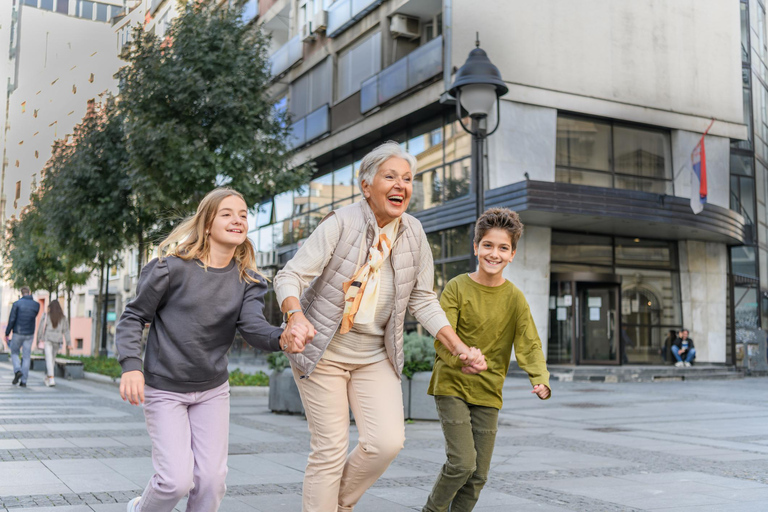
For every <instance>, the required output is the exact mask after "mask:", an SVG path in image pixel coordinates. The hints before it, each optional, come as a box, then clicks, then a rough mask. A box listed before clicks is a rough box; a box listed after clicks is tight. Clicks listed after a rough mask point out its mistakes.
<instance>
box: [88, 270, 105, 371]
mask: <svg viewBox="0 0 768 512" xmlns="http://www.w3.org/2000/svg"><path fill="white" fill-rule="evenodd" d="M103 290H104V259H103V258H102V260H101V271H100V272H99V293H98V295H97V297H96V307H95V308H93V314H92V315H91V316H92V317H94V318H95V319H96V328H95V329H94V330H93V338H92V339H91V355H93V356H97V355H99V336H100V334H101V315H100V314H99V313H100V312H101V303H102V301H103V298H104V297H103V293H102V291H103Z"/></svg>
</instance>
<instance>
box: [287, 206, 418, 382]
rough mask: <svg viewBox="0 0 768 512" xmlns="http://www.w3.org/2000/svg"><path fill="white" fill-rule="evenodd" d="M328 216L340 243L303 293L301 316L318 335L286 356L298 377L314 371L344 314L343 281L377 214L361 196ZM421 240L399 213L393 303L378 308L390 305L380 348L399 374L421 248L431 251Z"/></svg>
mask: <svg viewBox="0 0 768 512" xmlns="http://www.w3.org/2000/svg"><path fill="white" fill-rule="evenodd" d="M329 215H336V218H337V219H338V221H339V226H340V228H341V236H340V238H339V243H338V245H337V246H336V250H335V251H334V252H333V255H332V256H331V260H330V261H329V262H328V265H326V267H325V270H323V273H322V274H320V276H318V277H317V278H316V279H315V280H314V281H312V283H311V284H310V286H309V288H307V290H306V291H305V292H304V293H303V294H302V297H301V308H302V309H303V310H304V315H305V316H306V317H307V319H308V320H309V321H310V322H312V325H314V326H315V329H316V330H317V334H316V335H315V338H314V339H313V340H312V342H311V343H309V344H308V345H307V346H306V348H305V349H304V352H302V353H299V354H288V357H289V358H290V359H291V361H293V363H294V365H295V366H296V367H297V369H298V370H299V372H300V373H301V374H302V378H305V377H308V376H309V375H310V374H311V373H312V371H313V370H314V369H315V366H316V365H317V363H318V361H320V358H321V357H323V353H324V352H325V349H326V348H327V347H328V344H329V343H330V342H331V339H333V336H334V335H335V334H336V331H337V330H338V329H339V326H340V324H341V317H342V314H343V312H344V292H343V291H342V284H343V283H344V282H345V281H349V279H350V278H351V277H352V276H353V275H354V273H355V272H356V270H357V268H358V262H359V263H360V264H361V265H362V264H363V263H364V262H365V260H364V257H365V256H366V255H367V254H368V251H369V249H370V247H371V245H372V244H373V239H374V236H375V228H374V226H375V224H376V218H375V216H374V214H373V211H372V210H371V207H370V206H369V205H368V202H367V201H366V200H364V199H363V200H361V201H358V202H357V203H354V204H351V205H349V206H345V207H343V208H340V209H338V210H336V211H334V212H332V213H331V214H329ZM421 241H422V227H421V223H420V222H419V221H418V220H416V219H415V218H414V217H412V216H411V215H408V214H407V213H405V214H403V216H402V217H401V221H400V228H399V231H398V236H397V238H396V239H395V243H394V246H393V247H392V252H391V253H390V255H389V259H390V263H391V265H392V268H393V270H394V276H395V277H394V280H395V282H394V285H395V301H394V304H392V305H387V304H381V305H380V306H379V307H391V308H392V315H391V317H390V319H389V321H388V322H387V325H386V327H385V329H384V346H385V347H386V350H387V355H388V356H389V360H390V361H391V362H392V366H393V367H394V368H395V372H396V373H397V375H398V376H400V374H401V373H402V370H403V362H404V358H403V324H404V321H405V312H406V309H407V307H408V300H409V298H410V296H411V291H412V290H413V287H414V285H415V284H416V278H417V276H418V272H419V261H420V259H421V252H420V251H422V250H426V251H428V250H429V248H428V247H423V248H422V247H421ZM361 251H362V254H361Z"/></svg>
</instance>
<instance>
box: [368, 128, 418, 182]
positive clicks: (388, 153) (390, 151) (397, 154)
mask: <svg viewBox="0 0 768 512" xmlns="http://www.w3.org/2000/svg"><path fill="white" fill-rule="evenodd" d="M390 158H402V159H403V160H405V161H406V162H408V166H409V167H410V168H411V173H413V174H416V157H415V156H413V155H412V154H410V153H408V152H407V151H405V150H404V149H403V148H402V147H400V144H398V143H397V142H395V141H393V140H390V141H387V142H385V143H384V144H382V145H381V146H378V147H377V148H376V149H374V150H373V151H371V152H370V153H368V154H367V155H365V156H364V157H363V161H362V162H360V174H359V175H358V177H357V183H358V186H359V187H360V192H361V193H363V181H365V182H366V183H368V184H369V185H370V184H371V183H372V182H373V177H374V176H376V173H377V172H379V167H381V164H383V163H384V162H386V161H387V160H389V159H390Z"/></svg>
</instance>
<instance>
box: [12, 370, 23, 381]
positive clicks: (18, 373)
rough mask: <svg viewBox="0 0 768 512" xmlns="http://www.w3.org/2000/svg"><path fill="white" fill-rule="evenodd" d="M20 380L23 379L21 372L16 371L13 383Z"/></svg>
mask: <svg viewBox="0 0 768 512" xmlns="http://www.w3.org/2000/svg"><path fill="white" fill-rule="evenodd" d="M20 380H21V372H16V375H14V377H13V382H12V384H18V383H19V381H20Z"/></svg>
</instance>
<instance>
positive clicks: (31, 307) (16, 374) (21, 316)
mask: <svg viewBox="0 0 768 512" xmlns="http://www.w3.org/2000/svg"><path fill="white" fill-rule="evenodd" d="M39 311H40V304H39V303H38V302H37V301H36V300H35V299H34V298H33V297H32V291H31V290H30V289H29V287H28V286H22V287H21V298H20V299H19V300H17V301H16V302H14V303H13V306H11V314H10V316H9V317H8V326H7V327H6V328H5V343H6V344H7V345H8V348H9V349H10V351H11V362H12V363H13V384H18V385H19V386H21V387H23V388H25V387H27V377H28V376H29V363H30V358H31V357H32V341H33V338H34V335H35V320H36V319H37V313H38V312H39ZM11 333H13V336H12V337H11V339H10V340H9V339H8V336H9V335H10V334H11ZM19 353H21V361H20V360H19Z"/></svg>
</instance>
